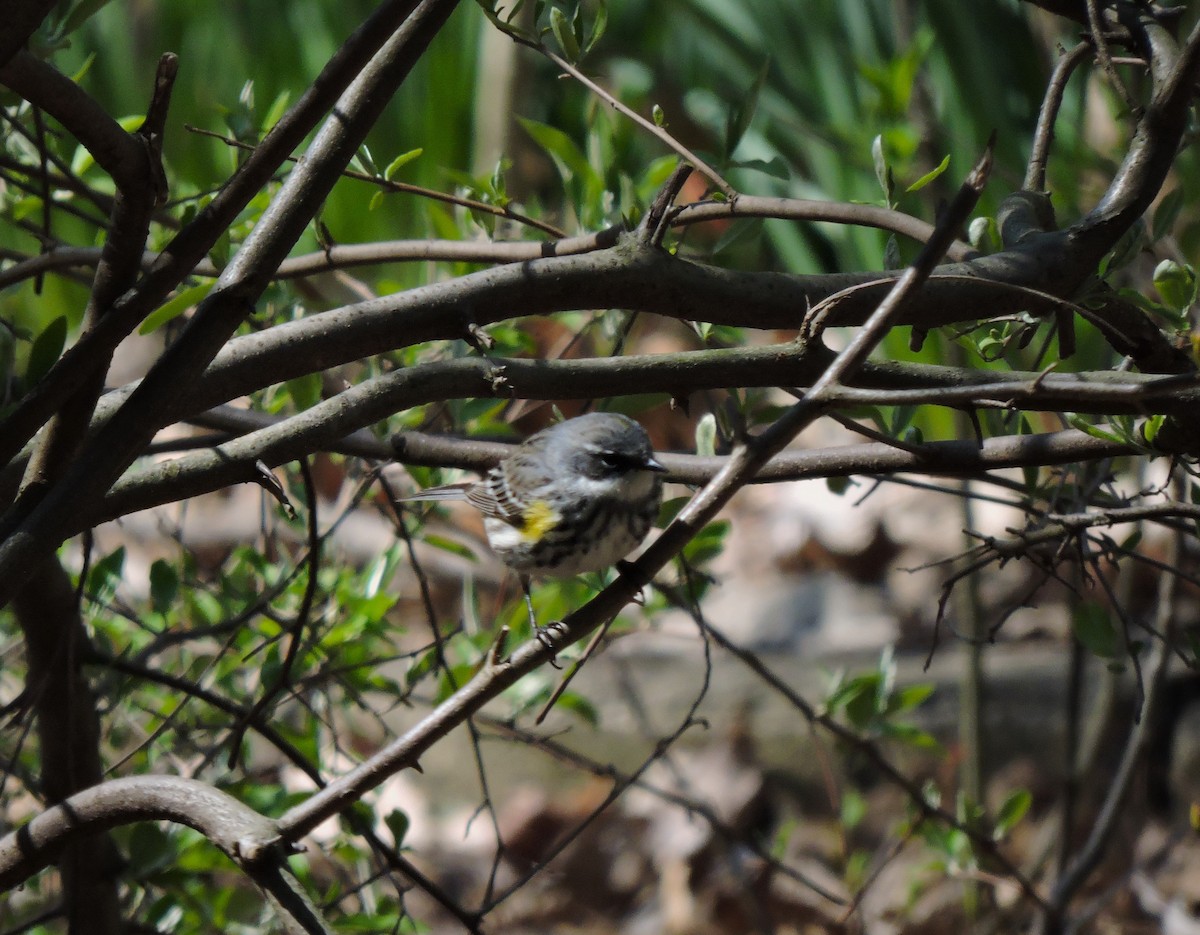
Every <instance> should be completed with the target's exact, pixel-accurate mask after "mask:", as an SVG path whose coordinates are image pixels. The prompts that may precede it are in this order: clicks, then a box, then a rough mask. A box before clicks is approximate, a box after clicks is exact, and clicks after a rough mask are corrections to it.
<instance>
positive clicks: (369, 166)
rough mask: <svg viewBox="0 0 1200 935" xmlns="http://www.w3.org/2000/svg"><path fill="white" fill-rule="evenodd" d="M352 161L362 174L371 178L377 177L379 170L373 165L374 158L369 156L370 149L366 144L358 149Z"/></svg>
mask: <svg viewBox="0 0 1200 935" xmlns="http://www.w3.org/2000/svg"><path fill="white" fill-rule="evenodd" d="M353 161H354V163H355V164H356V165H357V166H358V168H359V170H360V171H361V172H363V174H365V175H371V176H378V175H379V169H378V167H376V165H375V157H374V156H372V155H371V148H370V147H369V146H367V144H366V143H363V144H362V145H361V146H359V147H358V152H357V153H355V154H354V160H353Z"/></svg>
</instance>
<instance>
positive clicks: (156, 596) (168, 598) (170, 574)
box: [150, 558, 179, 614]
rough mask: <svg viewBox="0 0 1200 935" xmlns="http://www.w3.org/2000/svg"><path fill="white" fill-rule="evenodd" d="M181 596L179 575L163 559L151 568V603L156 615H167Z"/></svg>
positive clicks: (158, 560)
mask: <svg viewBox="0 0 1200 935" xmlns="http://www.w3.org/2000/svg"><path fill="white" fill-rule="evenodd" d="M178 594H179V574H178V573H177V572H176V571H175V566H174V565H172V564H171V563H170V562H167V561H165V560H163V559H161V558H160V559H157V560H155V562H154V564H152V565H151V566H150V603H151V605H152V606H153V607H154V610H155V612H156V613H160V614H165V613H166V612H167V611H168V610H170V609H171V605H172V604H174V603H175V598H176V597H177V596H178Z"/></svg>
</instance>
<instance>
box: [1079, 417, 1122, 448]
mask: <svg viewBox="0 0 1200 935" xmlns="http://www.w3.org/2000/svg"><path fill="white" fill-rule="evenodd" d="M1067 424H1068V425H1070V426H1071V427H1072V428H1075V429H1079V431H1081V432H1086V433H1087V434H1088V435H1091V436H1092V438H1099V439H1102V440H1104V441H1108V442H1116V443H1117V444H1119V445H1120V444H1125V439H1122V438H1121V437H1120V436H1119V435H1116V434H1114V433H1112V432H1109V431H1107V430H1105V429H1102V428H1100V427H1099V426H1098V425H1092V424H1091V423H1090V422H1088V421H1087V419H1085V418H1084V417H1083V416H1081V415H1079V414H1078V413H1074V412H1071V413H1067Z"/></svg>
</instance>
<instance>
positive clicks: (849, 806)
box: [841, 789, 867, 830]
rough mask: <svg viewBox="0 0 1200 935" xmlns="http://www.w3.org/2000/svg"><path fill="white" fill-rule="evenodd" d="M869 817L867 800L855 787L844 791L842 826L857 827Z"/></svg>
mask: <svg viewBox="0 0 1200 935" xmlns="http://www.w3.org/2000/svg"><path fill="white" fill-rule="evenodd" d="M866 817H867V800H866V799H864V798H863V797H862V796H861V795H859V794H858V793H857V792H856V791H855V790H853V789H847V790H846V791H845V792H844V793H842V803H841V820H842V827H843V828H846V829H847V830H853V829H854V828H857V827H858V825H859V824H860V823H861V822H862V820H863V819H864V818H866Z"/></svg>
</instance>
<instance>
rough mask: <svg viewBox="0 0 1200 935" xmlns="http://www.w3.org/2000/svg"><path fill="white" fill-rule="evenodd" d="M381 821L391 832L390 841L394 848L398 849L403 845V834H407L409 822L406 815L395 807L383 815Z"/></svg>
mask: <svg viewBox="0 0 1200 935" xmlns="http://www.w3.org/2000/svg"><path fill="white" fill-rule="evenodd" d="M383 823H384V824H385V825H387V827H388V830H389V831H390V832H392V842H393V844H394V845H395V847H396V849H397V850H399V849H400V848H401V847H402V846H403V845H404V836H405V835H406V834H408V828H409V824H410V822H409V820H408V815H406V814H405V813H404V812H402V811H400V809H398V808H396V809H393V810H392V811H390V812H388V813H387V815H385V816H384V818H383Z"/></svg>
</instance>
